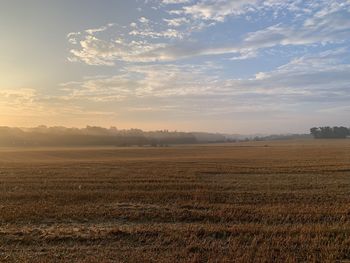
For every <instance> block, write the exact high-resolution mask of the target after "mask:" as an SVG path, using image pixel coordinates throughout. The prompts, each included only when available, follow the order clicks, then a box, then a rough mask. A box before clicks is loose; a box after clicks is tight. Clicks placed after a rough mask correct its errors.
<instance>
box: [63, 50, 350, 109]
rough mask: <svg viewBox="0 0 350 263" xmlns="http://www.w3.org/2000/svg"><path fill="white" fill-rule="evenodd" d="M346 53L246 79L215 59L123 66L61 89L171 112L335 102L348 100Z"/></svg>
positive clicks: (73, 95) (298, 61)
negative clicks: (226, 72) (225, 72)
mask: <svg viewBox="0 0 350 263" xmlns="http://www.w3.org/2000/svg"><path fill="white" fill-rule="evenodd" d="M347 54H348V50H347V49H343V48H340V49H337V50H328V51H325V52H321V53H318V54H314V55H307V56H302V57H299V58H295V59H292V60H291V61H290V62H289V63H287V64H285V65H283V66H280V67H278V68H277V69H275V70H272V71H266V72H260V73H257V74H256V75H255V76H253V77H251V78H246V79H229V78H224V77H222V76H220V72H221V68H220V67H217V66H215V65H213V64H202V65H178V64H168V65H152V66H150V65H148V66H145V65H144V66H142V65H140V66H127V67H125V68H123V69H122V70H121V71H120V74H119V75H116V76H111V77H101V78H98V79H91V80H87V81H82V82H78V83H73V84H69V83H68V84H67V85H65V92H66V93H67V94H68V95H67V99H68V100H89V101H92V102H99V101H107V102H108V101H110V102H113V101H118V102H119V103H122V104H123V103H125V105H129V106H130V103H131V104H132V103H135V104H139V106H141V105H142V108H152V109H153V110H154V109H157V107H158V106H159V107H160V108H163V109H164V106H165V105H168V106H171V108H167V111H170V112H171V111H174V112H178V111H180V112H182V111H187V112H188V113H191V112H192V113H193V112H197V113H201V114H203V115H206V114H209V115H213V114H214V115H215V114H216V113H217V114H223V113H224V112H226V113H229V112H231V113H232V112H236V113H238V112H241V113H244V112H245V113H248V112H262V111H266V112H267V111H279V112H281V111H285V112H295V111H298V110H299V108H300V109H302V107H303V105H304V106H305V105H309V106H310V105H314V107H316V108H318V109H320V108H322V105H324V104H327V107H329V104H332V105H333V106H334V105H337V106H338V107H339V105H342V104H344V103H347V102H348V101H349V99H350V91H349V86H350V66H349V65H348V64H346V63H345V60H346V59H348V55H347ZM123 105H124V104H123ZM133 107H138V106H136V105H135V106H133ZM153 110H152V111H153Z"/></svg>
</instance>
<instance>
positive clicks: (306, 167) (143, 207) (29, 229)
mask: <svg viewBox="0 0 350 263" xmlns="http://www.w3.org/2000/svg"><path fill="white" fill-rule="evenodd" d="M0 261H1V262H305V261H307V262H349V261H350V140H348V141H346V140H334V141H311V140H310V141H303V142H273V143H272V142H268V143H266V142H262V143H260V142H259V143H242V144H232V145H230V146H220V145H211V146H204V145H203V146H183V147H169V148H124V149H123V148H117V149H50V150H49V149H26V150H23V149H3V150H2V151H0Z"/></svg>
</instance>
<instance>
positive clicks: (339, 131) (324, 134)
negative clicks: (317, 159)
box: [310, 126, 350, 139]
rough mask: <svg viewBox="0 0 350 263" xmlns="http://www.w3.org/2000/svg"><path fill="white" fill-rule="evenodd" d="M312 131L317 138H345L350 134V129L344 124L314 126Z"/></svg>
mask: <svg viewBox="0 0 350 263" xmlns="http://www.w3.org/2000/svg"><path fill="white" fill-rule="evenodd" d="M310 133H311V135H312V136H313V137H314V138H315V139H345V138H346V137H348V136H350V129H349V128H346V127H343V126H340V127H337V126H336V127H329V126H326V127H313V128H311V129H310Z"/></svg>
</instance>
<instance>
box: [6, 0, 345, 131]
mask: <svg viewBox="0 0 350 263" xmlns="http://www.w3.org/2000/svg"><path fill="white" fill-rule="evenodd" d="M0 34H1V37H0V38H1V39H0V126H20V127H33V126H37V125H41V124H43V125H48V126H68V127H84V126H86V125H97V126H103V127H110V126H116V127H117V128H141V129H144V130H157V129H169V130H181V131H208V132H224V133H241V134H253V133H266V134H269V133H307V132H308V131H309V128H310V127H313V126H326V125H329V126H336V125H339V126H340V125H343V126H350V122H349V114H350V53H349V51H350V0H319V1H312V0H310V1H304V0H231V1H229V0H128V1H126V0H123V1H122V0H60V1H58V0H31V1H25V0H21V1H20V0H1V8H0Z"/></svg>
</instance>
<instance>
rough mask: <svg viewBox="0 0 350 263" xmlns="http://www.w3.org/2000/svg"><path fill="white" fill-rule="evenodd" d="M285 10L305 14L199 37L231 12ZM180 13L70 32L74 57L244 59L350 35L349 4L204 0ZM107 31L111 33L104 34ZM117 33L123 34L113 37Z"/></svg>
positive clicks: (108, 60)
mask: <svg viewBox="0 0 350 263" xmlns="http://www.w3.org/2000/svg"><path fill="white" fill-rule="evenodd" d="M284 8H286V9H287V10H291V11H293V12H296V13H303V14H304V15H303V16H302V17H298V20H297V21H295V22H293V23H292V24H290V23H289V24H288V23H286V22H285V21H284V22H280V23H277V24H275V25H270V26H267V27H265V28H263V29H260V30H256V31H253V32H246V33H245V34H243V35H242V36H238V37H236V38H235V39H234V40H233V39H230V38H227V39H224V40H220V41H214V42H211V43H206V42H204V41H202V40H201V39H197V38H196V37H195V33H196V32H198V31H197V30H199V31H201V30H205V28H206V26H208V24H205V23H204V24H203V20H215V21H217V22H224V20H225V18H226V17H228V16H231V15H240V14H243V13H244V12H259V11H261V10H264V9H276V10H278V11H279V10H284ZM295 10H297V11H295ZM170 11H174V10H170ZM178 11H179V12H178V13H177V14H175V16H173V17H170V18H162V19H161V20H160V21H158V22H155V21H152V20H151V19H149V18H145V17H141V18H139V19H138V20H136V21H135V22H132V23H131V24H130V25H129V26H128V27H126V26H117V25H115V24H108V25H106V26H102V27H100V28H96V29H88V30H85V32H78V33H70V34H69V35H68V39H69V42H70V43H71V44H73V45H74V48H73V49H72V50H71V54H72V56H71V57H69V60H70V61H82V62H84V63H86V64H89V65H107V66H113V65H115V63H116V62H142V63H150V62H161V61H168V62H169V61H176V60H181V59H188V58H192V57H196V56H213V55H225V54H232V55H233V57H232V60H244V59H250V58H254V57H256V56H257V55H258V53H259V51H260V50H263V49H271V48H274V47H278V46H312V45H329V44H334V43H344V42H346V41H348V40H347V39H348V38H347V36H348V35H349V34H350V3H349V2H341V1H340V2H335V1H326V2H325V1H320V2H318V4H315V3H308V4H303V3H302V2H301V1H279V0H268V1H260V0H249V1H246V0H245V1H240V0H238V1H224V0H220V1H199V2H197V3H196V4H190V5H185V6H183V7H182V9H180V10H178ZM305 14H307V15H305ZM197 20H199V21H197ZM101 32H103V33H107V34H104V35H100V34H99V33H101ZM111 35H113V36H117V37H114V38H113V37H112V38H111V37H110V36H111Z"/></svg>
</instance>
